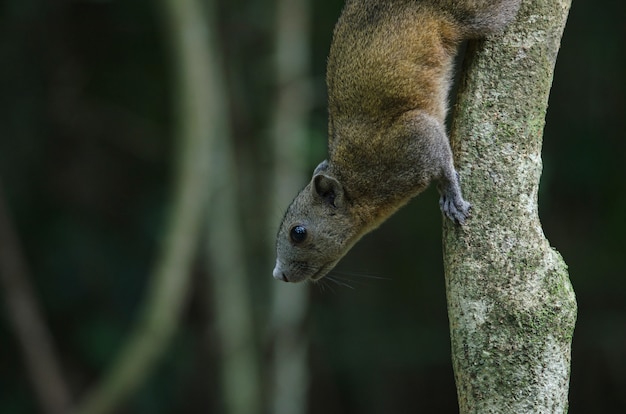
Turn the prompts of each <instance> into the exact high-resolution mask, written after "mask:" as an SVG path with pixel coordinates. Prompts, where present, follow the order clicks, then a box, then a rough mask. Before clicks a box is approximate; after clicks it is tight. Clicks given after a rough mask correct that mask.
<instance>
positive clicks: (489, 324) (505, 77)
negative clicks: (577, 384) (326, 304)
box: [444, 0, 576, 414]
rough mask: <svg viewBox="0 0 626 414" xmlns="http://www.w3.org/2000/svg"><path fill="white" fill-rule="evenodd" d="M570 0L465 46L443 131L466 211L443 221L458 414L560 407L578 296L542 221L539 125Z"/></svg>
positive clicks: (542, 7) (524, 12) (537, 6)
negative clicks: (455, 220) (465, 216)
mask: <svg viewBox="0 0 626 414" xmlns="http://www.w3.org/2000/svg"><path fill="white" fill-rule="evenodd" d="M569 6H570V0H534V1H525V2H524V4H523V5H522V8H521V10H520V12H519V15H518V17H517V19H516V22H515V23H514V24H512V26H511V27H509V28H508V29H507V31H506V32H505V33H503V34H502V35H499V36H494V37H493V38H490V39H488V40H487V41H483V42H473V43H470V45H469V47H468V56H470V57H471V58H470V59H467V61H466V65H465V66H466V67H465V70H464V78H463V80H462V82H461V87H460V91H459V96H458V100H457V108H456V113H455V117H454V121H453V126H452V131H451V142H452V146H453V150H454V153H455V157H456V166H457V168H458V170H459V173H460V175H461V178H462V183H463V190H464V194H465V196H466V197H467V198H468V200H469V201H470V202H471V203H472V216H471V218H470V220H468V222H467V224H466V225H465V226H462V227H459V226H455V225H454V224H452V223H451V222H449V221H447V220H446V221H445V223H444V266H445V273H446V286H447V299H448V312H449V319H450V331H451V339H452V358H453V366H454V373H455V379H456V384H457V393H458V397H459V407H460V413H461V414H464V413H559V412H566V411H567V408H568V399H567V394H568V385H569V374H570V351H571V340H572V334H573V330H574V324H575V320H576V299H575V297H574V291H573V289H572V286H571V284H570V281H569V277H568V274H567V266H566V264H565V263H564V261H563V259H562V258H561V256H560V255H559V253H558V252H557V251H556V250H554V249H553V248H552V247H550V244H549V242H548V241H547V239H546V238H545V236H544V234H543V230H542V228H541V223H540V221H539V216H538V210H537V209H538V207H537V191H538V187H539V179H540V175H541V143H542V130H543V126H544V123H545V120H544V118H545V112H546V108H547V103H548V95H549V91H550V86H551V83H552V76H553V70H554V65H555V62H556V57H557V52H558V49H559V45H560V39H561V35H562V32H563V28H564V26H565V21H566V19H567V14H568V11H569Z"/></svg>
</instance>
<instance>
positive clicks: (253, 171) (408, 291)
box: [0, 0, 626, 414]
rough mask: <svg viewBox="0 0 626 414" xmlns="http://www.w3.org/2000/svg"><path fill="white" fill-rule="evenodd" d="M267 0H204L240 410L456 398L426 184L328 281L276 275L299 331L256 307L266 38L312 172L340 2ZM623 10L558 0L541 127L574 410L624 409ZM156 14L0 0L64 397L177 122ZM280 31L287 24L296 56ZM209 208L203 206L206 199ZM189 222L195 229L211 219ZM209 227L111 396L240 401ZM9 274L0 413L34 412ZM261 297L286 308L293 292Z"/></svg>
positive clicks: (135, 273) (26, 232)
mask: <svg viewBox="0 0 626 414" xmlns="http://www.w3.org/2000/svg"><path fill="white" fill-rule="evenodd" d="M285 1H286V2H287V3H289V2H288V1H287V0H285ZM285 1H281V0H275V1H269V0H234V1H221V0H220V1H214V2H213V3H211V2H209V1H208V0H207V1H204V2H200V3H201V4H204V5H206V11H205V13H206V17H207V19H206V20H207V21H208V22H209V23H208V28H209V30H210V31H211V32H212V33H213V37H214V39H215V42H214V45H215V48H214V49H213V50H212V52H211V53H213V58H214V62H216V63H215V65H216V66H218V67H219V68H220V70H221V71H222V75H223V82H222V83H221V86H222V88H223V92H224V96H225V98H224V105H223V106H224V107H223V108H221V110H222V114H224V116H225V117H226V119H223V120H222V121H223V122H224V123H225V124H226V125H227V127H228V128H227V131H228V134H225V133H224V134H221V135H220V137H218V138H217V139H220V138H221V139H224V140H225V141H226V142H227V143H229V144H230V145H231V147H232V148H233V149H234V162H235V165H236V168H235V174H232V175H229V176H228V177H229V179H232V180H233V182H232V185H233V186H234V187H236V188H237V189H238V190H237V202H238V203H237V205H236V209H235V214H236V217H237V221H236V223H237V227H236V228H233V229H232V230H233V231H235V232H236V233H237V234H238V238H239V240H240V241H241V246H239V251H240V252H241V257H239V259H240V262H241V263H244V264H245V277H246V278H247V279H246V280H245V287H246V288H247V289H246V290H245V295H246V296H245V297H231V298H227V301H229V303H230V304H231V305H233V304H234V305H235V307H237V304H238V303H239V302H241V303H242V307H241V308H242V309H249V312H248V313H249V318H250V320H251V321H252V324H251V325H250V327H245V329H249V330H250V332H249V333H248V336H247V338H249V340H248V345H249V352H251V355H252V356H253V357H252V359H250V361H252V363H253V364H255V367H254V368H252V369H251V370H250V371H246V368H245V367H244V368H243V370H244V372H252V373H253V374H252V375H254V376H255V380H254V381H252V382H253V384H256V385H254V386H257V387H259V388H258V393H257V395H258V396H259V399H258V400H256V402H254V403H252V404H251V406H250V407H249V409H250V411H248V412H249V413H270V412H277V411H278V409H275V408H273V407H274V405H273V404H274V403H275V401H276V400H277V399H279V396H282V397H287V399H288V397H289V396H290V395H292V394H293V395H300V397H301V398H303V399H304V400H303V401H304V402H302V401H300V403H299V405H298V402H296V403H295V404H296V405H295V406H294V407H299V408H293V410H294V411H292V412H291V413H292V414H299V413H303V414H304V413H309V414H317V413H324V414H332V413H337V414H349V413H359V414H368V413H389V412H397V413H409V412H437V413H455V412H458V409H457V405H456V392H455V388H454V379H453V373H452V367H451V363H450V344H449V337H448V321H447V315H446V302H445V286H444V278H443V269H442V260H441V217H440V213H439V211H438V203H437V194H436V191H434V190H433V189H430V190H429V191H427V192H426V193H424V194H423V195H421V196H420V197H418V198H417V199H415V200H414V201H412V202H411V203H410V204H409V205H408V206H407V207H406V208H404V209H403V210H402V211H400V212H399V213H398V214H397V215H395V216H394V217H393V218H392V219H390V220H389V221H388V222H387V223H385V224H384V225H383V226H382V227H381V228H380V229H379V230H377V231H376V232H374V233H372V234H371V235H368V236H367V237H365V238H364V239H363V240H362V241H361V242H360V243H359V244H358V245H357V246H356V247H355V248H354V249H353V251H352V252H351V253H350V254H349V255H348V256H347V257H346V258H345V260H343V261H342V263H341V264H340V266H339V270H338V272H337V273H336V274H335V277H336V278H337V280H338V281H339V282H340V283H337V284H336V283H332V282H328V283H326V284H324V285H308V286H289V287H288V288H289V289H294V291H295V290H297V291H298V292H300V293H299V295H300V296H299V299H298V303H297V307H298V308H302V307H303V308H304V310H303V311H302V315H300V316H301V317H300V319H298V320H297V321H296V324H297V330H296V331H295V332H294V331H293V326H292V325H288V324H287V325H285V326H287V327H288V328H290V329H291V330H292V332H291V333H287V334H285V333H284V332H282V331H281V329H280V327H278V328H276V326H275V322H272V321H275V320H276V317H275V315H274V316H273V313H275V312H276V305H275V302H276V295H277V291H276V289H277V288H276V287H275V285H276V284H277V283H278V282H276V281H274V280H273V279H272V278H271V270H272V267H273V260H274V258H273V256H272V252H271V250H270V248H271V244H272V239H273V237H274V234H275V228H274V226H275V224H276V222H277V220H278V219H280V216H281V214H282V212H281V211H280V209H279V208H278V207H276V205H275V203H273V201H272V198H273V197H274V196H273V194H275V188H274V187H273V184H272V183H273V182H274V181H272V174H275V171H276V169H277V167H276V166H277V165H278V166H282V165H286V164H289V163H290V162H292V161H293V160H292V159H290V157H289V155H288V154H287V155H284V156H282V158H281V157H280V156H277V155H275V151H274V150H273V149H272V146H273V145H276V144H275V139H274V138H273V136H274V135H276V132H275V131H276V127H275V123H276V122H278V121H277V119H279V118H280V116H279V115H277V108H281V106H280V105H281V104H280V97H281V94H283V93H284V90H285V88H288V87H289V82H290V80H289V75H288V74H289V71H288V70H287V75H280V73H281V69H280V68H278V67H277V65H280V64H281V63H280V62H281V60H280V59H276V55H277V49H278V48H280V47H282V48H285V49H281V50H283V52H282V53H283V55H282V56H286V57H285V58H283V60H282V62H283V64H285V65H287V66H289V62H290V56H293V59H294V60H297V61H298V62H300V63H301V64H300V66H298V68H299V69H296V75H295V77H296V78H297V82H299V84H300V85H305V86H306V87H305V88H304V89H305V91H301V95H296V97H295V98H294V99H295V101H294V102H296V104H297V105H303V107H304V108H305V109H304V111H303V112H302V114H303V115H302V114H301V118H299V119H304V121H301V122H303V125H305V128H304V134H303V136H304V139H303V141H302V142H303V143H304V148H303V149H302V148H301V149H300V152H299V154H300V155H299V156H298V157H300V158H295V159H296V160H297V162H296V164H297V165H299V166H300V169H301V172H300V173H301V174H307V175H308V174H310V172H311V171H312V169H313V168H314V167H315V165H317V163H318V162H319V161H320V160H322V159H323V158H324V157H325V145H326V108H325V85H324V70H325V62H326V55H327V51H328V48H329V44H330V39H331V34H332V29H333V25H334V23H335V21H336V19H337V17H338V15H339V12H340V9H341V6H342V2H341V1H338V0H333V1H325V2H313V1H309V2H307V1H300V2H294V3H295V6H293V5H292V6H291V7H292V9H291V10H292V13H294V16H293V19H291V18H290V17H289V13H287V14H286V16H287V17H286V18H285V14H284V13H283V15H282V17H281V14H280V13H279V12H278V10H284V9H280V8H281V7H287V10H289V6H285V5H284V4H283V3H285ZM624 16H626V3H624V2H621V1H617V0H604V1H602V2H585V1H576V0H574V4H573V7H572V10H571V12H570V17H569V21H568V25H567V27H566V30H565V35H564V38H563V41H562V48H561V51H560V54H559V59H558V62H557V65H556V73H555V78H554V84H553V89H552V92H551V98H550V106H549V109H548V115H547V124H546V128H545V135H544V152H543V158H544V173H543V177H542V183H541V188H540V197H539V200H540V216H541V219H542V223H543V226H544V231H545V233H546V235H547V237H548V238H549V239H550V241H551V243H552V245H553V246H554V247H555V248H557V249H558V250H559V251H560V252H561V253H562V255H563V256H564V258H565V260H566V262H567V263H568V265H569V272H570V276H571V280H572V283H573V285H574V289H575V291H576V295H577V298H578V304H579V316H578V323H577V327H576V331H575V336H574V342H573V355H572V377H571V390H570V412H571V413H573V414H578V413H589V412H626V393H624V390H625V389H626V376H625V375H624V372H626V270H625V266H624V263H625V261H626V242H625V241H624V234H625V233H626V184H625V178H626V173H625V172H624V166H625V164H626V134H625V132H624V131H626V121H625V120H626V107H625V101H626V99H625V98H626V82H625V81H624V79H625V76H624V75H625V72H624V67H626V58H625V56H626V42H625V40H626V25H624V19H623V18H624ZM168 18H169V17H168V16H167V8H166V7H164V6H163V4H162V3H160V2H154V1H148V0H132V1H114V0H98V1H96V0H73V1H71V0H63V1H55V2H50V1H44V0H28V1H24V0H5V1H3V2H2V3H1V4H0V182H1V185H2V190H3V191H2V197H3V202H4V203H5V204H6V206H7V209H8V219H9V220H10V223H11V224H12V226H13V228H14V229H15V233H16V234H17V236H18V239H17V243H18V244H17V245H16V246H17V248H19V251H20V252H21V256H22V257H23V258H24V262H25V263H26V271H25V272H24V273H23V276H25V277H27V278H28V281H29V283H30V285H32V288H33V289H32V293H33V296H32V298H34V299H35V300H36V302H37V303H38V306H39V309H40V316H41V322H42V323H43V324H44V325H45V326H46V327H47V328H46V331H47V332H48V339H49V340H50V341H51V343H52V348H53V349H54V358H55V359H56V361H57V363H58V365H59V366H60V371H61V373H62V377H63V381H64V383H65V385H66V388H67V390H68V395H69V399H70V405H72V406H80V404H81V403H82V402H83V401H84V398H85V396H86V395H88V394H89V393H90V392H91V391H92V390H94V389H96V388H97V387H98V386H99V384H100V380H101V379H102V378H103V377H104V376H105V375H106V373H107V372H108V370H109V369H110V367H111V365H112V364H114V362H115V360H116V357H117V355H118V354H119V352H120V350H121V349H123V347H124V344H125V343H126V341H128V338H129V336H130V335H131V333H132V332H133V330H134V329H135V327H136V323H137V320H138V318H139V314H140V310H141V308H142V303H143V302H144V301H145V298H146V296H147V291H148V289H149V286H150V284H151V283H152V282H153V279H154V268H155V263H157V262H158V259H159V255H160V254H161V251H162V250H161V249H162V248H163V240H162V239H163V236H164V233H165V232H166V223H168V217H169V215H171V214H172V200H173V197H174V194H175V188H174V187H175V186H176V183H175V181H174V178H173V176H174V174H175V171H176V165H177V164H176V163H177V162H178V160H179V157H178V156H177V155H176V154H178V148H179V146H180V141H179V139H178V138H177V133H176V131H177V126H176V125H177V122H180V120H178V118H177V113H176V111H175V110H174V105H175V101H176V100H177V99H178V98H177V96H178V95H177V91H176V88H177V85H178V84H177V83H176V82H175V81H174V80H173V79H174V78H175V73H174V72H175V69H174V68H175V67H176V64H175V62H173V60H174V59H175V53H172V47H173V46H172V40H171V39H170V36H171V30H168V29H167V20H168ZM281 19H282V21H283V23H281ZM285 22H287V23H289V22H292V23H293V24H295V25H296V27H295V28H291V29H289V24H287V26H286V27H287V28H288V31H287V35H285V34H284V33H283V34H282V35H281V32H280V30H279V29H278V28H279V27H281V26H280V25H281V24H284V23H285ZM283 27H284V26H283ZM289 30H294V31H295V32H294V33H295V34H293V36H290V35H289ZM281 36H282V39H283V40H284V39H288V40H289V39H292V38H293V39H296V40H298V39H299V41H300V43H297V42H296V43H295V44H294V45H293V50H291V52H292V53H293V55H290V53H289V51H290V49H289V47H290V46H289V44H288V43H289V42H287V45H286V46H285V45H284V44H283V45H282V46H280V45H279V42H280V40H279V39H281ZM302 42H304V43H302ZM284 51H286V52H284ZM277 62H278V63H277ZM285 62H286V63H285ZM281 76H286V79H287V80H286V81H285V79H284V78H283V79H282V80H281ZM303 102H304V104H303ZM287 107H289V105H287ZM280 111H281V110H278V112H280ZM283 139H288V137H283ZM218 155H219V154H218ZM294 157H296V155H294ZM295 168H296V169H297V168H298V167H295ZM294 176H297V177H303V176H301V175H297V174H296V173H295V172H294ZM305 180H306V177H305V176H304V177H303V178H298V182H299V184H298V185H304V183H305ZM207 181H210V180H207ZM207 186H210V182H207ZM285 207H286V205H285ZM206 208H207V213H206V215H207V217H212V216H211V214H210V210H211V208H212V205H211V203H208V204H207V207H206ZM213 220H215V218H213ZM205 225H206V228H207V230H206V232H205V233H207V234H208V233H210V232H211V228H212V227H211V222H210V221H209V222H208V223H205ZM206 238H208V237H207V236H206V235H205V236H203V237H201V239H200V240H198V243H197V247H195V249H196V250H197V253H196V254H195V257H196V258H195V260H194V262H193V266H192V272H191V279H190V281H189V286H188V294H187V295H186V296H185V303H184V308H183V311H182V313H181V314H180V317H178V318H177V320H176V330H175V332H174V334H173V336H172V337H171V338H170V339H171V341H168V346H167V347H166V348H165V349H164V352H163V354H162V356H161V358H158V359H157V360H156V361H155V363H154V365H153V366H152V367H151V369H149V370H148V372H147V373H146V374H145V376H144V377H143V379H142V380H141V381H139V383H138V384H137V387H135V388H134V389H133V390H132V392H130V393H129V395H128V398H125V399H124V400H123V402H122V403H121V404H120V405H116V408H115V410H114V411H113V412H116V413H185V414H187V413H189V414H191V413H205V412H217V413H226V414H230V413H235V412H236V410H235V409H233V408H232V407H233V405H232V403H229V401H228V398H229V397H228V395H229V393H228V387H229V386H231V387H232V384H230V385H229V384H228V383H227V382H226V381H225V379H224V378H227V377H228V376H227V375H225V373H224V372H223V371H224V369H226V367H228V366H229V365H228V364H227V363H225V362H224V361H225V360H226V359H225V358H226V355H227V354H228V352H230V349H229V347H228V346H227V345H225V342H224V341H223V340H222V338H220V335H221V332H222V330H221V329H220V328H219V326H217V325H216V320H217V316H216V315H218V314H220V312H223V310H221V308H220V306H222V305H220V304H221V303H223V302H224V301H223V300H219V299H220V298H219V297H216V289H215V287H214V285H213V282H212V281H215V280H216V279H220V278H226V279H228V278H229V275H228V274H227V273H228V272H225V273H226V274H219V275H218V274H215V271H212V270H211V269H213V268H212V267H211V265H210V264H208V265H207V261H208V262H210V261H211V257H212V256H211V255H210V254H207V253H206V251H207V249H206V247H205V245H206V241H205V239H206ZM16 246H13V247H16ZM268 246H270V248H268ZM4 247H6V246H4ZM224 248H226V247H224ZM213 249H214V250H215V249H218V250H219V245H218V247H214V248H213ZM213 254H215V252H214V253H213ZM207 256H208V258H207ZM342 284H346V285H349V286H344V285H342ZM281 292H283V291H281ZM13 294H14V292H13V291H12V286H11V285H10V284H7V283H4V284H3V285H2V295H1V296H0V312H1V316H2V317H1V318H0V412H1V413H3V414H14V413H15V414H18V413H19V414H23V413H38V412H51V411H46V410H47V409H46V407H45V406H44V405H45V404H42V403H41V402H40V399H39V398H38V396H37V395H38V394H37V393H36V392H35V390H34V387H33V381H32V375H31V374H30V371H29V370H28V369H27V363H26V359H25V356H24V355H25V354H24V352H23V351H24V346H23V344H22V343H21V342H20V341H19V340H18V335H17V334H16V332H17V330H16V326H15V324H14V323H12V322H11V320H12V315H11V312H12V309H13V308H11V307H10V306H9V302H10V298H11V297H12V296H11V295H13ZM287 294H288V293H286V295H287ZM222 299H223V298H222ZM244 304H245V306H244ZM278 312H279V313H280V314H282V315H283V316H284V315H289V314H290V307H289V305H288V304H287V305H286V307H283V308H281V309H279V310H278ZM287 319H288V318H287ZM278 320H279V321H280V320H282V319H280V318H278ZM23 328H24V329H26V330H28V327H23ZM235 328H237V327H235ZM290 341H291V342H294V343H298V344H300V345H301V346H302V347H303V348H302V349H304V350H305V352H304V353H303V354H302V360H303V361H305V364H304V369H303V370H301V372H300V373H299V374H298V375H297V376H296V377H294V379H293V381H291V382H289V381H288V382H287V385H288V386H286V387H283V388H280V387H279V388H277V387H274V386H273V385H272V384H274V383H275V379H274V378H273V377H274V376H276V375H277V372H278V370H277V369H276V368H275V366H276V365H275V361H276V359H277V358H279V357H281V356H282V355H283V352H282V351H279V349H285V348H280V345H281V344H282V345H285V343H284V342H290ZM277 343H278V344H277ZM35 345H37V344H35ZM287 349H288V350H289V349H290V348H289V347H287ZM285 353H289V354H290V355H289V356H293V355H292V354H291V352H290V351H287V352H285ZM246 361H247V360H246ZM236 387H237V384H235V388H236ZM277 395H278V396H277ZM298 410H299V411H298ZM239 412H242V411H239Z"/></svg>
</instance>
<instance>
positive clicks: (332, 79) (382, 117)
mask: <svg viewBox="0 0 626 414" xmlns="http://www.w3.org/2000/svg"><path fill="white" fill-rule="evenodd" d="M518 7H519V0H491V1H489V0H459V1H454V0H424V1H418V0H386V1H385V0H379V1H375V0H348V1H347V2H346V5H345V7H344V10H343V12H342V15H341V17H340V18H339V21H338V22H337V25H336V27H335V31H334V36H333V42H332V45H331V49H330V54H329V58H328V68H327V86H328V108H329V144H328V152H329V158H328V161H327V162H326V161H325V162H323V163H322V164H320V166H319V167H318V169H316V172H315V173H314V177H313V179H312V181H311V183H309V185H308V186H307V187H306V188H305V189H304V190H303V191H302V192H301V193H300V194H299V195H298V196H297V197H296V199H295V200H294V202H293V203H292V204H291V206H290V207H289V208H288V210H287V213H286V214H285V217H284V218H283V222H282V224H281V227H280V229H279V233H278V238H277V255H278V258H277V262H276V267H275V269H274V277H276V278H278V279H281V280H286V281H301V280H306V279H314V280H317V279H319V278H321V277H323V276H324V275H325V274H326V273H327V272H328V271H329V270H331V269H332V267H334V265H335V264H336V263H337V262H338V261H339V259H340V258H341V257H343V256H344V255H345V253H346V252H347V251H348V250H349V249H350V247H351V246H352V245H353V244H354V243H355V242H356V241H357V240H358V239H359V238H360V237H361V236H362V235H363V234H365V233H367V232H368V231H371V230H372V229H374V228H376V227H377V226H378V225H379V224H380V223H381V222H382V221H384V220H385V219H386V218H388V217H389V216H390V215H391V214H393V213H394V212H395V211H396V210H398V209H399V208H400V207H401V206H403V205H404V204H405V203H406V202H407V201H408V200H410V199H411V198H412V197H414V196H415V195H417V194H419V193H420V192H421V191H423V190H424V189H425V188H426V187H427V186H428V184H429V183H430V182H431V181H432V180H438V181H439V189H440V192H441V195H442V199H441V202H440V203H441V208H442V211H443V212H444V214H445V215H446V216H448V217H449V218H451V219H452V220H454V221H456V222H458V223H460V224H462V223H463V222H464V221H465V219H466V218H467V217H468V215H469V209H470V205H469V203H467V202H466V201H465V200H463V197H462V195H461V191H460V186H459V182H458V178H457V174H456V171H455V170H454V166H453V164H452V153H451V151H450V147H449V143H448V140H447V136H446V133H445V127H444V120H445V116H446V112H447V94H448V90H449V87H450V77H451V71H452V64H453V59H454V54H455V52H456V48H457V45H458V43H459V42H460V41H461V40H462V39H463V38H467V37H475V36H479V35H485V34H488V33H491V32H492V31H494V30H498V29H500V28H501V27H503V26H504V25H505V24H506V23H507V22H508V21H509V20H510V19H511V18H512V17H513V16H514V14H515V12H516V11H517V8H518ZM294 226H301V227H303V228H305V229H306V231H307V237H306V240H304V241H299V242H294V240H293V239H292V238H291V236H290V232H291V230H292V229H293V228H294Z"/></svg>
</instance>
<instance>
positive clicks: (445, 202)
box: [439, 195, 472, 225]
mask: <svg viewBox="0 0 626 414" xmlns="http://www.w3.org/2000/svg"><path fill="white" fill-rule="evenodd" d="M439 206H440V207H441V211H442V212H443V214H445V215H446V216H447V217H448V218H449V219H450V220H452V221H454V222H455V223H457V224H461V225H463V224H465V220H466V219H467V218H468V217H469V215H470V210H471V208H472V205H471V204H470V203H468V202H467V201H465V200H463V199H462V198H460V197H458V198H450V197H446V196H445V195H442V196H441V198H440V199H439Z"/></svg>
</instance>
